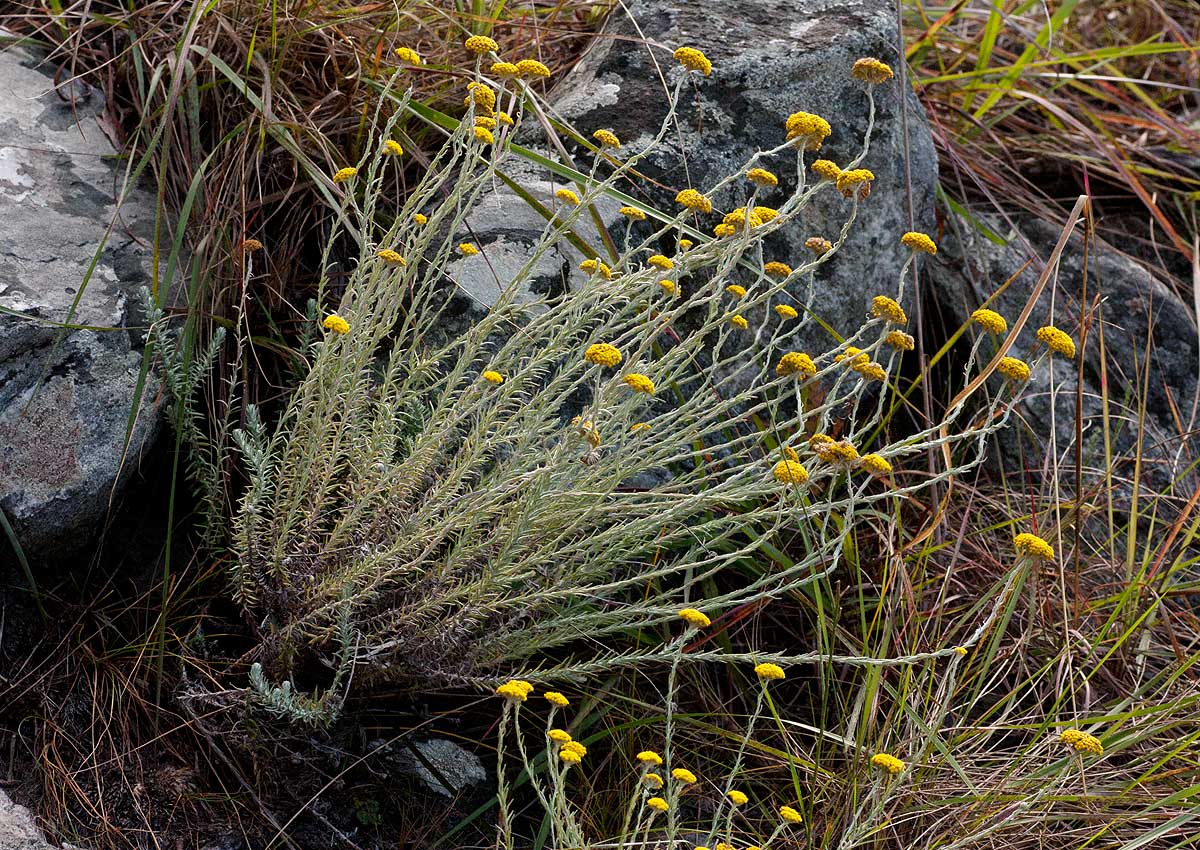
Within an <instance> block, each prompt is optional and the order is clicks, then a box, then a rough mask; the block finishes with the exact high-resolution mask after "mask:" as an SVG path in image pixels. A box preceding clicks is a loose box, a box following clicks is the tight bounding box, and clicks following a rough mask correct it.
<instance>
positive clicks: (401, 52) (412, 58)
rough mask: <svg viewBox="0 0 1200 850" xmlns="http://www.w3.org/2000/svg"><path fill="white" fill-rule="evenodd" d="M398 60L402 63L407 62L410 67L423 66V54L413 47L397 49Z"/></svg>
mask: <svg viewBox="0 0 1200 850" xmlns="http://www.w3.org/2000/svg"><path fill="white" fill-rule="evenodd" d="M396 58H397V59H399V60H400V61H401V62H407V63H408V64H409V65H420V64H421V54H420V53H418V52H417V51H415V50H413V49H412V48H411V47H397V48H396Z"/></svg>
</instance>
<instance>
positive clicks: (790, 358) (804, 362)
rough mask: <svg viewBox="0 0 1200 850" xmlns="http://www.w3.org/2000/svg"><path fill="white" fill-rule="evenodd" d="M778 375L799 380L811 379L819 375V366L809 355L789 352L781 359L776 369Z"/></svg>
mask: <svg viewBox="0 0 1200 850" xmlns="http://www.w3.org/2000/svg"><path fill="white" fill-rule="evenodd" d="M775 374H776V375H795V376H796V377H797V378H811V377H812V376H813V375H815V374H817V364H816V363H814V362H813V359H812V358H811V357H809V356H808V355H807V354H804V353H803V352H800V351H789V352H788V353H787V354H785V355H783V357H781V358H779V365H777V366H776V367H775Z"/></svg>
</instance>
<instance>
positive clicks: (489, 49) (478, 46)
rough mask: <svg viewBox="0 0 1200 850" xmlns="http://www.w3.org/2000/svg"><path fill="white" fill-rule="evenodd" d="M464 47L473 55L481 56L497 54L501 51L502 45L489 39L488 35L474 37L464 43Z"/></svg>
mask: <svg viewBox="0 0 1200 850" xmlns="http://www.w3.org/2000/svg"><path fill="white" fill-rule="evenodd" d="M463 47H465V48H467V50H469V51H470V52H471V53H474V54H475V55H477V56H481V55H483V54H484V53H495V52H496V51H498V50H499V49H500V45H498V44H496V42H495V41H493V40H492V39H490V38H488V37H487V36H486V35H473V36H471V37H470V38H468V39H467V40H466V41H464V42H463Z"/></svg>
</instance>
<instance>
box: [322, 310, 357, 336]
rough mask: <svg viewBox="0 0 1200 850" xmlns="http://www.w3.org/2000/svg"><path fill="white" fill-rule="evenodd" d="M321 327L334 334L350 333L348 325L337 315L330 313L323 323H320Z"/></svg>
mask: <svg viewBox="0 0 1200 850" xmlns="http://www.w3.org/2000/svg"><path fill="white" fill-rule="evenodd" d="M321 327H323V328H325V330H327V331H333V332H334V333H335V334H348V333H350V323H349V322H347V321H346V320H345V319H343V318H342V317H341V316H339V315H338V314H337V313H330V314H329V315H328V316H326V317H325V321H323V322H321Z"/></svg>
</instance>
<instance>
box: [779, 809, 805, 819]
mask: <svg viewBox="0 0 1200 850" xmlns="http://www.w3.org/2000/svg"><path fill="white" fill-rule="evenodd" d="M779 816H780V817H781V818H783V819H784V820H785V821H787V822H788V823H800V822H801V820H803V819H802V818H801V817H800V813H799V812H798V811H796V810H795V809H793V808H792V807H791V806H780V807H779Z"/></svg>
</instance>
